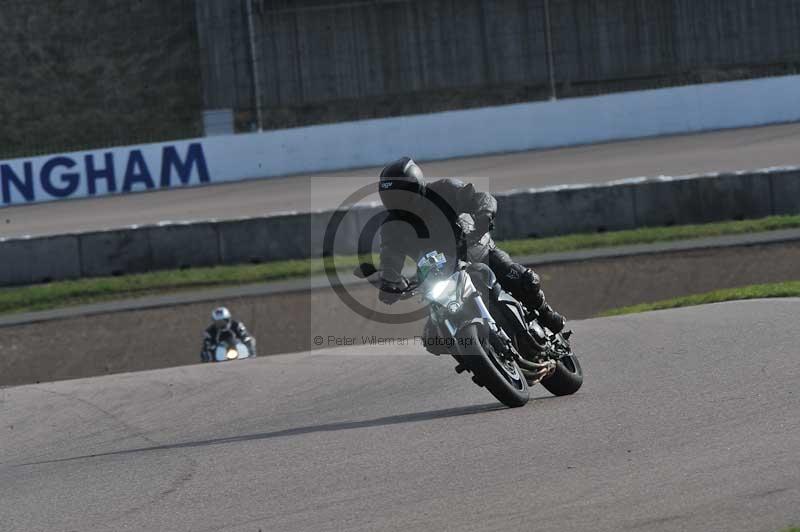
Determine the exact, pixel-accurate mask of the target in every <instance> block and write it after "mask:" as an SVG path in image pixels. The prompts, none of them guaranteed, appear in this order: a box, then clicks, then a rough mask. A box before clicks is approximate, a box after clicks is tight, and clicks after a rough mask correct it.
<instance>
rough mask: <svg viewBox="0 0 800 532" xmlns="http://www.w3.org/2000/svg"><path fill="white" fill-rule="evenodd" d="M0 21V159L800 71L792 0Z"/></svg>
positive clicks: (238, 4) (57, 4)
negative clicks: (215, 113)
mask: <svg viewBox="0 0 800 532" xmlns="http://www.w3.org/2000/svg"><path fill="white" fill-rule="evenodd" d="M67 5H69V7H68V8H67ZM0 25H2V26H6V27H8V28H10V31H7V32H5V34H4V37H3V38H2V40H3V41H4V43H3V44H4V45H5V46H6V48H7V49H8V50H9V53H6V54H2V55H0V90H2V94H4V95H12V97H10V98H4V99H3V100H2V103H0V112H2V114H3V117H4V120H3V121H2V122H0V157H3V158H7V157H11V156H17V155H30V154H34V153H40V152H52V151H59V150H64V149H78V148H86V147H102V146H109V145H114V144H130V143H136V142H144V141H156V140H167V139H171V138H180V137H190V136H196V135H202V134H203V122H202V119H203V112H204V111H210V110H220V109H229V110H231V112H232V115H233V120H234V126H233V128H234V130H235V131H238V132H246V131H255V130H259V129H265V130H267V129H279V128H287V127H296V126H304V125H311V124H323V123H333V122H339V121H345V120H361V119H369V118H381V117H389V116H401V115H408V114H417V113H430V112H437V111H446V110H454V109H466V108H473V107H480V106H487V105H502V104H510V103H518V102H528V101H539V100H547V99H552V98H557V99H563V98H574V97H582V96H590V95H597V94H606V93H612V92H621V91H632V90H642V89H652V88H661V87H672V86H680V85H687V84H695V83H708V82H716V81H729V80H738V79H748V78H754V77H764V76H777V75H787V74H795V73H797V72H798V69H799V68H800V2H799V1H797V0H424V1H423V0H351V1H347V0H196V1H190V0H170V1H167V2H160V1H157V0H139V1H137V2H123V1H121V0H103V1H102V2H89V0H82V1H77V2H70V3H68V4H67V3H64V2H61V1H60V0H31V1H29V2H20V1H19V0H9V1H7V2H4V6H3V9H2V10H0ZM222 116H224V115H222Z"/></svg>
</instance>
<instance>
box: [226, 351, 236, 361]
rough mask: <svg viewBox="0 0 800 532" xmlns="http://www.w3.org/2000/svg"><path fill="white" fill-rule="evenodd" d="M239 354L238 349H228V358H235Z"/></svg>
mask: <svg viewBox="0 0 800 532" xmlns="http://www.w3.org/2000/svg"><path fill="white" fill-rule="evenodd" d="M238 356H239V352H238V351H237V350H236V349H228V353H227V357H228V360H233V359H234V358H237V357H238Z"/></svg>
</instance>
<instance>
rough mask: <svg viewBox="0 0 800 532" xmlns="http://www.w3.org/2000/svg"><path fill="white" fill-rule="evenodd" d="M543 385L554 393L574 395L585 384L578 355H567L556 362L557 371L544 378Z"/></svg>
mask: <svg viewBox="0 0 800 532" xmlns="http://www.w3.org/2000/svg"><path fill="white" fill-rule="evenodd" d="M541 384H542V386H544V387H545V389H546V390H547V391H548V392H550V393H552V394H553V395H558V396H562V395H572V394H573V393H575V392H577V391H578V390H579V389H580V388H581V386H582V385H583V370H582V369H581V363H580V362H579V361H578V357H576V356H575V355H567V356H565V357H562V358H561V359H560V360H559V361H558V363H557V364H556V371H555V373H553V374H552V375H551V376H549V377H547V378H546V379H543V380H542V383H541Z"/></svg>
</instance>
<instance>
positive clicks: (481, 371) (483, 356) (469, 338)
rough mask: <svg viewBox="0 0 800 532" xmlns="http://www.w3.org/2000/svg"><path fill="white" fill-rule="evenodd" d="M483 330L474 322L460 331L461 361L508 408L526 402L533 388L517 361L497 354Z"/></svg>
mask: <svg viewBox="0 0 800 532" xmlns="http://www.w3.org/2000/svg"><path fill="white" fill-rule="evenodd" d="M480 332H481V331H480V329H479V326H478V325H477V324H472V325H468V326H466V327H464V328H463V329H462V330H461V331H460V332H459V333H458V344H459V349H458V350H459V353H460V355H461V359H462V364H463V365H464V366H466V368H467V369H468V370H470V371H471V372H472V374H473V376H474V379H475V380H476V382H477V383H478V384H480V385H481V386H483V387H484V388H486V389H487V390H489V393H491V394H492V395H493V396H495V398H496V399H497V400H498V401H500V402H501V403H503V404H504V405H506V406H507V407H509V408H516V407H519V406H524V405H525V404H526V403H527V402H528V399H530V392H529V391H528V383H527V382H526V381H525V377H524V376H523V375H522V372H521V371H520V369H519V367H518V366H517V363H516V362H514V361H509V360H506V359H505V358H503V357H500V356H498V355H496V354H495V352H494V349H493V348H492V347H491V346H490V344H489V343H488V341H487V339H486V338H482V337H481V334H480Z"/></svg>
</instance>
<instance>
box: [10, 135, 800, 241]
mask: <svg viewBox="0 0 800 532" xmlns="http://www.w3.org/2000/svg"><path fill="white" fill-rule="evenodd" d="M354 149H357V147H354ZM398 150H400V152H402V148H400V147H398ZM400 152H399V153H398V156H401V155H405V154H404V153H400ZM410 155H412V156H413V154H410ZM789 165H800V124H786V125H778V126H770V127H760V128H750V129H737V130H728V131H719V132H713V133H704V134H696V135H682V136H673V137H662V138H650V139H641V140H632V141H626V142H615V143H608V144H595V145H588V146H580V147H575V148H564V149H557V150H542V151H530V152H523V153H512V154H503V155H492V156H486V157H470V158H463V159H452V160H447V161H438V162H433V163H430V164H425V165H423V168H424V170H425V172H426V173H427V174H428V175H431V176H461V177H473V178H475V177H482V178H488V181H487V180H479V181H478V182H477V185H478V186H480V187H481V188H488V189H489V190H490V191H493V192H500V191H506V190H511V189H515V188H530V187H541V186H546V185H558V184H573V183H602V182H606V181H610V180H616V179H624V178H630V177H641V176H658V175H685V174H691V173H706V172H725V171H735V170H753V169H757V168H765V167H771V166H789ZM379 171H380V169H379V168H365V169H359V170H352V171H346V172H336V173H328V174H327V175H325V176H316V177H308V176H306V177H302V176H295V177H288V178H276V179H268V180H259V181H249V182H241V183H232V184H227V185H219V186H211V187H196V188H189V189H177V190H169V191H160V192H152V193H143V194H132V195H128V196H116V197H106V198H95V199H90V200H72V201H62V202H57V203H47V204H38V205H30V206H20V207H10V208H5V209H0V237H19V236H23V235H34V236H41V235H48V234H60V233H70V232H80V231H91V230H99V229H109V228H119V227H124V226H128V225H134V224H153V223H158V222H162V221H188V220H207V219H209V218H217V219H230V218H237V217H241V216H260V215H264V214H268V213H274V212H279V211H287V210H296V211H309V210H312V209H323V208H332V207H335V206H337V205H339V204H340V203H341V202H342V200H344V199H345V198H346V197H347V195H349V194H350V193H351V192H353V191H354V190H355V189H357V188H358V187H359V186H361V185H364V184H367V183H369V182H371V181H373V180H374V179H375V176H377V175H378V173H379ZM344 176H353V177H358V178H359V179H352V178H348V179H346V178H345V177H344ZM373 199H377V198H373Z"/></svg>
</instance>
